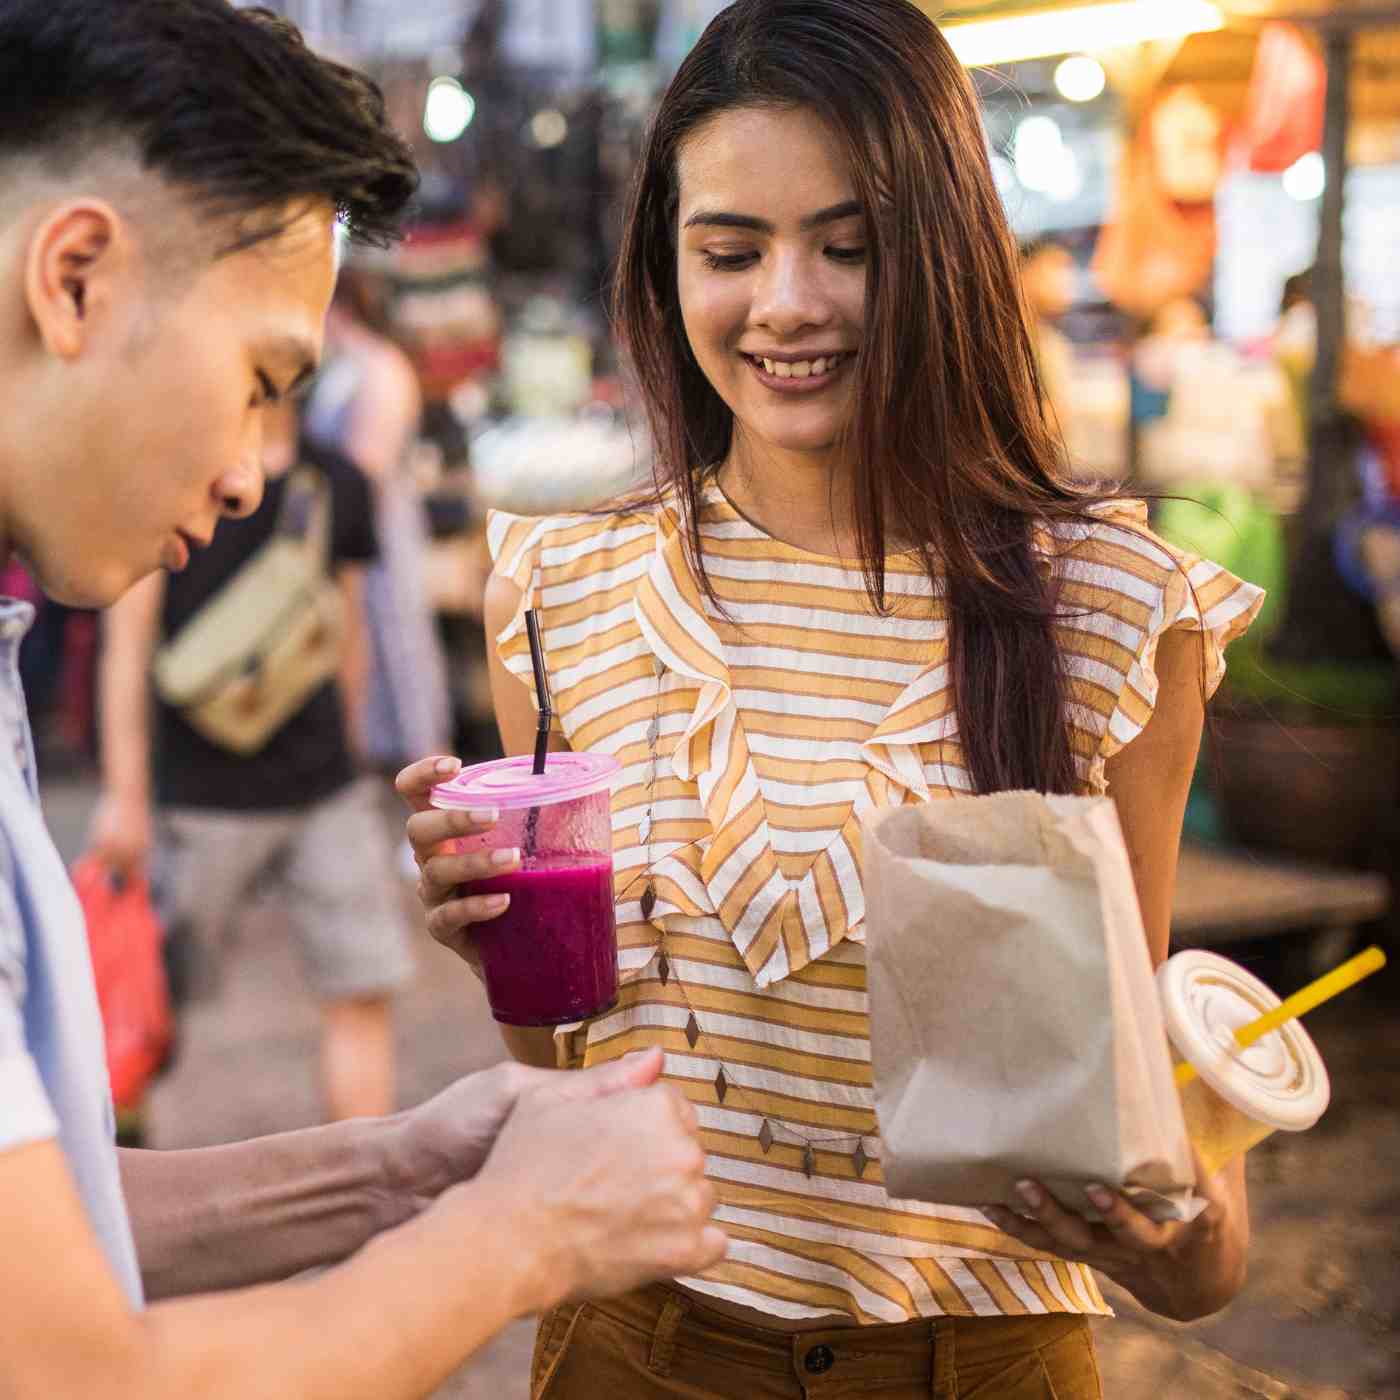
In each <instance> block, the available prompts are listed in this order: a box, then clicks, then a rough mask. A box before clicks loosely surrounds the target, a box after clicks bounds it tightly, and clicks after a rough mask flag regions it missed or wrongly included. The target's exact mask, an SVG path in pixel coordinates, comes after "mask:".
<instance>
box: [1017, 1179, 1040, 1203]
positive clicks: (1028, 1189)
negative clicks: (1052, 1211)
mask: <svg viewBox="0 0 1400 1400" xmlns="http://www.w3.org/2000/svg"><path fill="white" fill-rule="evenodd" d="M1016 1190H1017V1192H1019V1194H1020V1197H1021V1199H1022V1200H1023V1201H1024V1202H1025V1203H1026V1204H1027V1205H1028V1206H1029V1207H1030V1208H1031V1209H1032V1210H1039V1209H1040V1208H1041V1206H1043V1205H1044V1204H1045V1193H1044V1192H1043V1191H1042V1190H1041V1189H1040V1187H1039V1186H1037V1185H1036V1184H1035V1182H1033V1181H1018V1182H1017V1183H1016Z"/></svg>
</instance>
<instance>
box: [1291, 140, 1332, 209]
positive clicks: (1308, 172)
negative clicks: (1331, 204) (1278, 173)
mask: <svg viewBox="0 0 1400 1400" xmlns="http://www.w3.org/2000/svg"><path fill="white" fill-rule="evenodd" d="M1283 188H1284V192H1285V193H1286V194H1287V195H1289V196H1290V197H1291V198H1293V199H1296V200H1297V201H1298V203H1299V204H1308V203H1310V202H1311V201H1312V200H1314V199H1321V198H1322V192H1323V190H1325V189H1326V188H1327V162H1326V161H1325V160H1323V158H1322V152H1321V151H1309V152H1308V154H1307V155H1305V156H1299V157H1298V159H1297V160H1295V161H1294V162H1293V164H1292V165H1290V166H1289V167H1288V169H1287V170H1285V171H1284V172H1283Z"/></svg>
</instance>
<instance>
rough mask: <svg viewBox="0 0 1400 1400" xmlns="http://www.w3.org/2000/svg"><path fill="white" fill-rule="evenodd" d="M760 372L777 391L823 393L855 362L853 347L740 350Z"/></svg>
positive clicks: (762, 381) (761, 380) (764, 382)
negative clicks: (795, 352) (806, 351)
mask: <svg viewBox="0 0 1400 1400" xmlns="http://www.w3.org/2000/svg"><path fill="white" fill-rule="evenodd" d="M739 355H740V358H741V359H743V360H744V361H746V362H747V363H748V365H749V367H750V369H752V370H753V372H754V374H755V375H756V376H757V378H758V381H759V383H760V384H762V385H763V386H764V388H766V389H771V390H772V391H773V392H774V393H775V394H819V393H821V392H822V391H823V390H825V389H829V388H831V386H832V385H833V384H835V383H836V381H837V379H838V378H839V377H841V376H842V375H843V373H844V371H845V370H847V369H848V368H849V367H850V365H852V364H853V363H854V362H855V356H854V355H853V354H851V353H850V352H849V351H843V350H838V351H832V352H828V353H823V354H811V355H804V356H802V357H800V358H798V357H794V356H791V355H775V354H769V355H762V354H750V353H748V352H747V351H742V350H741V351H740V352H739Z"/></svg>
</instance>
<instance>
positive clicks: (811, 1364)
mask: <svg viewBox="0 0 1400 1400" xmlns="http://www.w3.org/2000/svg"><path fill="white" fill-rule="evenodd" d="M802 1364H803V1365H804V1366H805V1367H806V1368H807V1369H808V1370H809V1371H810V1372H811V1373H812V1374H813V1375H814V1376H819V1375H821V1373H822V1372H823V1371H829V1370H831V1368H832V1367H833V1366H834V1365H836V1353H835V1352H834V1351H832V1349H831V1348H830V1347H829V1346H819V1347H813V1348H812V1349H811V1351H809V1352H808V1353H807V1355H806V1356H804V1357H803V1358H802Z"/></svg>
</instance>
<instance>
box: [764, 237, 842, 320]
mask: <svg viewBox="0 0 1400 1400" xmlns="http://www.w3.org/2000/svg"><path fill="white" fill-rule="evenodd" d="M759 278H760V281H759V286H758V290H757V293H756V295H755V297H754V308H753V315H754V320H755V321H756V322H757V323H758V324H759V325H763V326H766V327H767V328H768V329H769V330H771V331H772V332H773V333H774V335H782V336H790V335H794V334H796V333H797V332H798V331H800V330H803V329H805V328H806V327H808V326H822V325H825V324H826V323H827V321H829V320H830V319H831V302H830V300H829V298H828V297H827V296H826V294H825V292H824V291H823V289H822V285H821V278H820V276H819V275H818V269H816V268H815V267H813V266H812V262H811V259H810V258H807V257H804V256H802V255H800V254H797V253H782V252H777V253H774V254H773V255H772V256H771V257H769V258H768V259H767V261H766V264H765V266H764V267H763V268H762V269H761V270H760V273H759Z"/></svg>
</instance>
